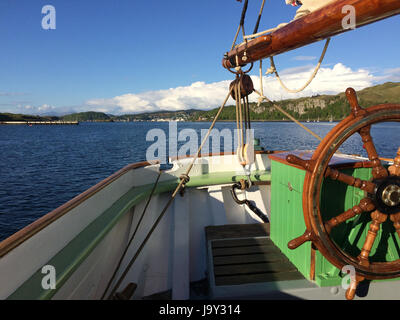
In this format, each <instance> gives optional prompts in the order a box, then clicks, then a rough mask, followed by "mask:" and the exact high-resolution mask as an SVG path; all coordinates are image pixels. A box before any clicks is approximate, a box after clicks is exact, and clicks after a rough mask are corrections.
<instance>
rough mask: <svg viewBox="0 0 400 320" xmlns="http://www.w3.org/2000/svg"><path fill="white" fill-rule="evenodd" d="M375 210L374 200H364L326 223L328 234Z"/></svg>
mask: <svg viewBox="0 0 400 320" xmlns="http://www.w3.org/2000/svg"><path fill="white" fill-rule="evenodd" d="M374 209H375V205H374V204H373V203H372V200H371V199H369V198H364V199H362V200H361V201H360V203H359V204H358V205H356V206H354V207H353V208H351V209H349V210H347V211H345V212H343V213H341V214H339V215H338V216H336V217H334V218H332V219H330V220H328V221H327V222H325V223H324V225H325V229H326V231H327V232H328V233H330V232H331V230H332V228H334V227H336V226H338V225H339V224H341V223H343V222H345V221H347V220H349V219H351V218H353V217H355V216H357V215H359V214H361V213H363V212H369V211H372V210H374Z"/></svg>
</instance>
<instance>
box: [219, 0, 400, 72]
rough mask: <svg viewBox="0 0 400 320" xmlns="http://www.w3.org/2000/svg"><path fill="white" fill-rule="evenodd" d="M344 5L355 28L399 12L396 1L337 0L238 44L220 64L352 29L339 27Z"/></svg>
mask: <svg viewBox="0 0 400 320" xmlns="http://www.w3.org/2000/svg"><path fill="white" fill-rule="evenodd" d="M345 5H351V6H353V7H354V8H355V14H356V26H357V27H360V26H363V25H366V24H369V23H372V22H376V21H379V20H382V19H385V18H388V17H391V16H394V15H397V14H399V13H400V1H399V0H338V1H335V2H333V3H331V4H329V5H327V6H325V7H323V8H321V9H319V10H317V11H314V12H312V13H310V14H308V15H306V16H304V17H302V18H299V19H297V20H295V21H292V22H290V23H289V24H287V25H286V26H284V27H282V28H280V29H278V30H276V31H274V32H272V33H271V34H268V35H265V36H260V37H258V38H255V39H252V40H249V41H248V42H247V44H244V43H243V44H241V45H239V46H237V47H236V48H234V49H233V50H231V51H230V52H228V53H227V54H226V55H225V57H224V59H223V60H222V65H223V66H224V67H225V68H232V67H235V66H236V55H237V56H238V58H239V60H238V61H239V64H240V65H245V64H248V63H251V62H254V61H258V60H260V59H264V58H267V57H270V56H274V55H277V54H280V53H283V52H287V51H290V50H293V49H296V48H299V47H302V46H305V45H308V44H310V43H313V42H316V41H319V40H323V39H326V38H329V37H332V36H334V35H337V34H340V33H343V32H345V31H349V30H351V29H344V28H343V26H342V20H343V19H344V18H345V17H346V15H347V14H348V13H347V12H346V11H344V12H345V13H342V8H343V7H344V6H345ZM372 40H373V39H372ZM393 41H396V40H395V39H393ZM244 52H246V56H247V60H246V61H243V60H242V57H243V55H244Z"/></svg>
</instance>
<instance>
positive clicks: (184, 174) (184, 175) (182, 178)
mask: <svg viewBox="0 0 400 320" xmlns="http://www.w3.org/2000/svg"><path fill="white" fill-rule="evenodd" d="M179 179H181V180H183V183H184V184H186V183H188V182H189V181H190V177H189V176H188V175H187V174H186V173H182V174H181V175H180V177H179Z"/></svg>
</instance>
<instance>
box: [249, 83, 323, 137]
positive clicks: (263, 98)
mask: <svg viewBox="0 0 400 320" xmlns="http://www.w3.org/2000/svg"><path fill="white" fill-rule="evenodd" d="M254 92H255V93H257V94H258V95H259V96H260V98H259V100H258V101H259V102H262V101H264V100H265V101H267V102H270V103H272V106H273V107H274V108H275V109H277V110H279V111H280V112H282V113H283V114H284V115H285V116H286V117H288V118H289V119H290V120H292V121H293V122H295V123H296V124H298V125H299V126H300V127H302V128H303V129H304V130H306V131H307V132H308V133H310V134H311V135H313V136H314V137H315V138H317V139H318V140H319V141H322V138H321V137H320V136H319V135H317V134H316V133H314V132H313V131H312V130H310V129H309V128H307V127H306V126H305V125H303V124H302V123H301V122H300V121H298V120H296V118H294V117H293V116H291V115H290V114H289V113H287V112H286V111H285V110H283V109H282V108H281V107H280V106H278V105H276V104H275V103H274V102H272V101H271V100H270V99H268V98H267V97H266V96H264V95H263V94H261V93H260V92H258V91H257V90H255V89H254Z"/></svg>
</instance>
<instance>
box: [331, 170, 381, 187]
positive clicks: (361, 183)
mask: <svg viewBox="0 0 400 320" xmlns="http://www.w3.org/2000/svg"><path fill="white" fill-rule="evenodd" d="M325 177H329V178H331V179H332V180H337V181H340V182H343V183H345V184H348V185H349V186H353V187H356V188H359V189H361V190H364V191H367V192H368V193H374V191H375V187H376V185H375V183H373V182H370V181H365V180H361V179H358V178H354V177H352V176H349V175H347V174H345V173H343V172H340V171H338V170H336V169H331V168H329V167H328V168H327V169H326V171H325Z"/></svg>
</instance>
